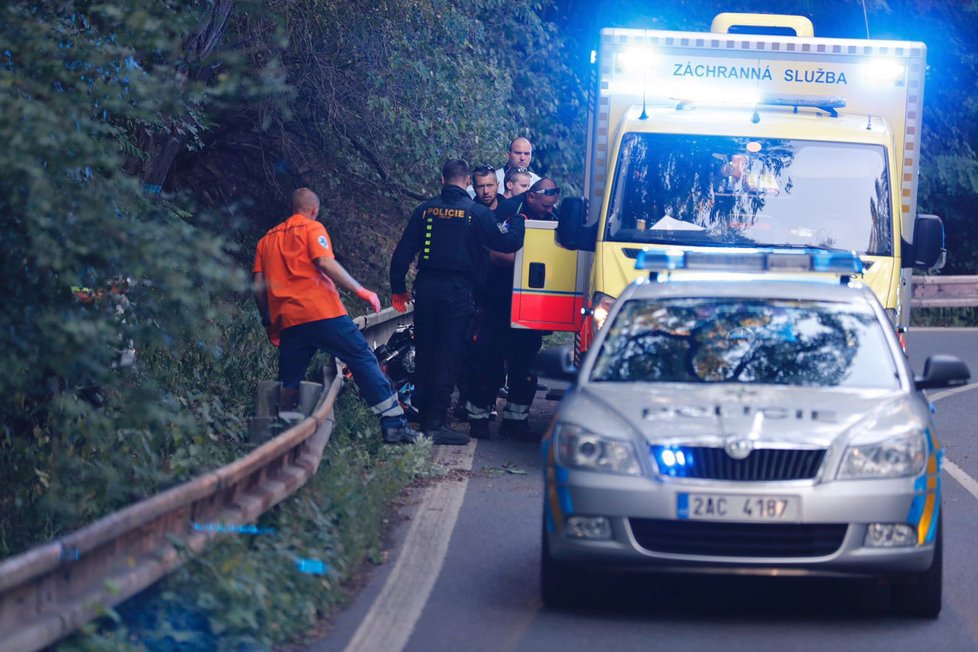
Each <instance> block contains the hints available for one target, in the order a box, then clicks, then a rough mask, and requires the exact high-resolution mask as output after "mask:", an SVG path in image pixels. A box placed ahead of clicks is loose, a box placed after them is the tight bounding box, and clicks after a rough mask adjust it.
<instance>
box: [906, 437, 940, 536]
mask: <svg viewBox="0 0 978 652" xmlns="http://www.w3.org/2000/svg"><path fill="white" fill-rule="evenodd" d="M927 449H928V450H927V453H928V456H927V472H926V474H925V475H924V476H922V477H920V478H917V480H916V481H915V482H914V492H915V493H916V494H917V495H916V496H915V497H914V499H913V502H911V504H910V512H909V513H908V514H907V522H908V523H910V524H911V525H915V526H916V527H917V543H918V544H920V545H923V544H924V543H930V542H931V541H933V540H934V537H935V536H936V535H937V521H938V518H937V517H938V516H939V514H940V507H941V500H940V499H941V478H940V472H941V466H942V462H943V458H944V451H942V450H940V448H939V444H938V442H937V440H936V439H935V438H934V436H933V434H932V433H931V432H930V431H928V432H927Z"/></svg>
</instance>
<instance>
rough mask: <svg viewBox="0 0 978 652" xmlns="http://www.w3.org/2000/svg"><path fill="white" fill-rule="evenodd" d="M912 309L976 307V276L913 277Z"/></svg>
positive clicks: (977, 279) (977, 301)
mask: <svg viewBox="0 0 978 652" xmlns="http://www.w3.org/2000/svg"><path fill="white" fill-rule="evenodd" d="M910 306H911V307H912V308H975V307H978V276H914V277H913V296H912V297H911V299H910Z"/></svg>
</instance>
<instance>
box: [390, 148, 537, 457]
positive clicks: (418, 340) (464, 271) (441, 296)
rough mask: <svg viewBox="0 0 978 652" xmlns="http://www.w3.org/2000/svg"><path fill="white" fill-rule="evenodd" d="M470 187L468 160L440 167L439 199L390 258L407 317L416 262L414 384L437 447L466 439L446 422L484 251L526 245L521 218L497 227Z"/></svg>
mask: <svg viewBox="0 0 978 652" xmlns="http://www.w3.org/2000/svg"><path fill="white" fill-rule="evenodd" d="M468 182H469V166H468V164H467V163H466V162H465V161H461V160H457V159H456V160H451V161H448V162H447V163H445V165H444V167H443V168H442V184H443V186H442V190H441V194H440V195H439V196H438V197H434V198H432V199H429V200H428V201H426V202H424V203H423V204H421V205H420V206H418V207H417V208H416V209H415V210H414V213H413V214H412V215H411V218H410V220H408V224H407V227H406V228H405V229H404V234H403V235H402V236H401V240H400V242H398V243H397V247H396V248H395V249H394V254H393V256H392V258H391V270H390V282H391V292H392V295H393V297H392V303H393V304H394V308H395V309H396V310H398V311H401V312H404V311H405V310H407V305H408V304H409V303H411V301H412V299H411V295H409V294H408V292H407V285H406V282H405V276H406V275H407V271H408V267H409V266H410V265H411V261H413V260H414V258H415V256H417V257H418V276H417V279H416V280H415V283H414V301H415V303H416V306H415V311H414V335H415V347H416V350H417V368H416V369H417V371H416V378H417V381H416V383H415V384H416V385H417V395H418V397H419V399H420V405H419V406H418V408H419V410H420V412H421V429H422V430H423V431H424V433H425V434H426V435H428V436H429V437H431V439H432V441H433V442H434V443H435V444H455V445H464V444H466V443H467V442H468V440H469V438H468V436H467V435H466V434H465V433H461V432H456V431H454V430H451V429H450V428H448V427H447V426H446V425H445V418H446V412H447V410H448V404H449V401H450V400H451V392H452V389H453V388H454V387H455V382H456V379H457V374H458V369H459V364H460V361H461V360H462V357H463V355H464V349H465V334H466V331H467V330H468V328H469V324H470V322H471V319H472V312H473V306H472V293H473V288H474V287H475V285H476V283H478V282H481V280H482V279H483V278H484V276H485V269H486V265H487V258H488V251H487V250H489V249H493V250H496V251H501V252H514V251H517V250H518V249H519V248H520V247H522V246H523V218H522V217H521V216H519V215H516V216H514V217H513V218H512V219H510V220H509V221H508V222H507V223H505V224H499V223H497V222H496V219H495V216H494V215H493V214H492V212H491V211H489V210H488V209H487V208H486V207H485V206H483V205H482V204H479V203H476V202H474V201H473V200H472V198H470V197H469V195H468V193H467V192H466V191H465V187H466V185H467V184H468Z"/></svg>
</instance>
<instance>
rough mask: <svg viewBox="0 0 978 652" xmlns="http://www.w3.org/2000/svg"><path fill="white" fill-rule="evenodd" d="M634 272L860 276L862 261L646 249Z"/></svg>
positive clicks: (786, 253)
mask: <svg viewBox="0 0 978 652" xmlns="http://www.w3.org/2000/svg"><path fill="white" fill-rule="evenodd" d="M635 269H640V270H644V271H648V272H668V271H673V270H696V271H727V272H782V273H783V272H823V273H829V274H842V275H849V274H861V273H862V272H863V261H862V260H860V259H859V256H858V255H856V252H854V251H833V250H826V249H763V250H762V249H745V248H720V249H711V250H709V251H689V250H684V249H643V250H642V251H640V252H639V253H638V258H637V259H636V261H635Z"/></svg>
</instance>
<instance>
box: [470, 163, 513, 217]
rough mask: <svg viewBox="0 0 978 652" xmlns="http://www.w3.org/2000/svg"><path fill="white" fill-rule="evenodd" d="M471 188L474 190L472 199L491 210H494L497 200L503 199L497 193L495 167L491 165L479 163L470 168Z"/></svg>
mask: <svg viewBox="0 0 978 652" xmlns="http://www.w3.org/2000/svg"><path fill="white" fill-rule="evenodd" d="M472 189H473V190H474V191H475V197H474V199H475V200H476V201H477V202H479V203H480V204H482V205H483V206H485V207H486V208H488V209H489V210H491V211H494V210H496V206H498V205H499V201H500V200H502V199H505V197H503V196H502V195H500V194H499V183H498V182H497V181H496V169H495V168H493V167H492V166H491V165H480V166H479V167H477V168H475V169H474V170H472Z"/></svg>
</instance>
